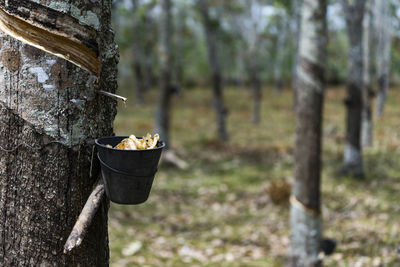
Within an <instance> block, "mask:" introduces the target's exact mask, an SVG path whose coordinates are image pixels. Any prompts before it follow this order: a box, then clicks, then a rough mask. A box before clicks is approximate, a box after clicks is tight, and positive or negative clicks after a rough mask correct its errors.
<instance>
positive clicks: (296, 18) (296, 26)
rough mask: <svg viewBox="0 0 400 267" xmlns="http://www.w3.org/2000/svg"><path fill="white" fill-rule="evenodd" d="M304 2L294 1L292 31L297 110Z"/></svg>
mask: <svg viewBox="0 0 400 267" xmlns="http://www.w3.org/2000/svg"><path fill="white" fill-rule="evenodd" d="M302 4H303V0H293V1H292V11H293V19H292V29H293V38H294V40H293V43H294V52H293V53H294V59H293V67H292V90H293V96H294V97H293V107H294V108H295V109H296V101H297V97H296V95H297V93H296V90H297V68H298V65H299V44H300V26H301V6H302Z"/></svg>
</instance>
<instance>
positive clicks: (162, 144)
mask: <svg viewBox="0 0 400 267" xmlns="http://www.w3.org/2000/svg"><path fill="white" fill-rule="evenodd" d="M115 137H122V138H123V139H125V138H128V137H129V136H121V135H117V136H103V137H100V138H96V139H95V140H94V142H95V144H96V145H97V146H100V147H102V148H105V149H110V150H115V151H124V152H143V151H155V150H161V149H163V148H164V147H165V142H164V141H162V140H158V143H159V144H161V145H160V146H158V147H155V148H149V149H134V150H126V149H119V148H113V147H107V146H106V145H104V144H101V143H99V141H101V140H102V139H105V138H115ZM137 138H138V139H142V137H137Z"/></svg>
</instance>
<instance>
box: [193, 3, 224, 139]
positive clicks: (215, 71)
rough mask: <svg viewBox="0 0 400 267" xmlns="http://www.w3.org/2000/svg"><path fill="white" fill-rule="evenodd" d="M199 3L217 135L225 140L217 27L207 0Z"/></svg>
mask: <svg viewBox="0 0 400 267" xmlns="http://www.w3.org/2000/svg"><path fill="white" fill-rule="evenodd" d="M199 4H200V13H201V16H202V18H203V25H204V32H205V36H206V42H207V52H208V62H209V65H210V69H211V84H212V88H213V104H214V108H215V111H216V115H217V136H218V139H219V140H221V141H226V140H227V139H228V132H227V130H226V116H227V113H228V112H227V109H226V107H225V105H224V99H223V86H222V74H221V64H220V59H219V51H218V45H219V42H218V29H217V28H216V26H215V25H214V24H215V23H213V21H212V19H211V18H210V15H209V12H208V1H207V0H199Z"/></svg>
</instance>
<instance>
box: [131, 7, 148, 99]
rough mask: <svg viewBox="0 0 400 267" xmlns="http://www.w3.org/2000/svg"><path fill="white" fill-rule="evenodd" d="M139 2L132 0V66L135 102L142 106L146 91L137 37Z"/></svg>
mask: <svg viewBox="0 0 400 267" xmlns="http://www.w3.org/2000/svg"><path fill="white" fill-rule="evenodd" d="M139 4H140V3H139V0H132V6H133V7H132V13H133V19H132V32H133V34H132V38H133V40H132V50H133V56H132V65H133V74H134V76H135V102H136V104H138V105H143V103H144V98H143V97H144V96H143V95H144V91H145V90H146V84H145V80H144V71H145V70H144V64H143V56H144V55H143V50H142V49H141V47H140V38H138V37H137V36H138V35H139V34H140V33H139V28H138V24H139V18H138V13H137V10H138V7H139Z"/></svg>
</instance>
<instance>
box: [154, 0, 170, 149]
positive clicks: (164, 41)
mask: <svg viewBox="0 0 400 267" xmlns="http://www.w3.org/2000/svg"><path fill="white" fill-rule="evenodd" d="M161 5H162V14H161V19H160V39H161V42H160V72H161V74H160V92H159V96H158V104H157V111H156V118H155V130H156V132H157V133H158V134H159V135H160V137H161V139H162V140H163V141H164V142H165V143H166V144H167V146H169V145H170V139H169V133H170V131H169V128H170V119H171V97H172V85H171V79H172V75H171V74H172V73H171V66H172V63H171V52H172V51H171V34H172V24H171V1H170V0H162V1H161Z"/></svg>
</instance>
